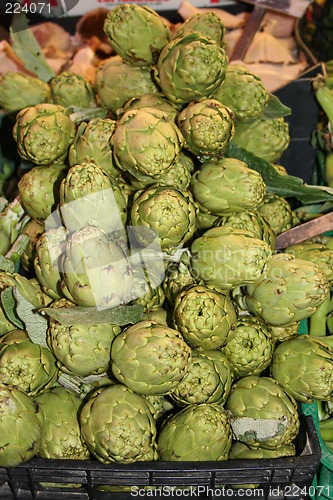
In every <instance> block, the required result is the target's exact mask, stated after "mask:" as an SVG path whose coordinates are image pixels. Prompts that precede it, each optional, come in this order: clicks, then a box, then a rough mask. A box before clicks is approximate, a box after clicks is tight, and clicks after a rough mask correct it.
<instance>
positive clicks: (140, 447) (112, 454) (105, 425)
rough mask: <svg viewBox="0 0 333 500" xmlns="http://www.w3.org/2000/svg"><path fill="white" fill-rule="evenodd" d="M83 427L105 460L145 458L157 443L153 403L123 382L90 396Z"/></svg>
mask: <svg viewBox="0 0 333 500" xmlns="http://www.w3.org/2000/svg"><path fill="white" fill-rule="evenodd" d="M80 426H81V432H82V436H83V439H84V441H85V443H86V444H87V447H88V448H89V450H90V451H91V453H92V454H93V455H94V456H95V457H96V458H97V460H99V461H100V462H103V463H111V462H120V463H132V462H136V461H138V460H144V458H143V457H147V455H148V454H149V453H150V452H151V450H152V448H153V447H154V446H155V443H156V425H155V420H154V417H153V414H152V407H151V405H150V404H149V403H148V401H147V400H146V399H145V398H144V397H143V396H140V395H139V394H135V393H134V392H132V391H131V390H130V389H128V388H127V387H125V386H123V385H121V384H116V385H112V386H109V387H106V388H105V389H100V390H97V391H96V392H95V393H94V394H93V395H92V396H91V397H90V399H89V400H88V402H87V403H86V404H85V405H84V407H83V408H82V410H81V413H80Z"/></svg>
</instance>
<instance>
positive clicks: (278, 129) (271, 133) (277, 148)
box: [233, 118, 290, 162]
mask: <svg viewBox="0 0 333 500" xmlns="http://www.w3.org/2000/svg"><path fill="white" fill-rule="evenodd" d="M233 142H234V143H235V144H238V146H241V147H242V148H244V149H246V150H247V151H250V153H253V154H255V155H256V156H259V158H262V159H263V160H267V161H270V162H275V161H277V160H278V159H279V158H280V157H281V156H282V153H283V152H284V151H285V150H286V149H287V148H288V146H289V142H290V134H289V124H288V122H286V121H285V120H284V118H271V119H267V120H263V119H260V118H259V119H257V120H253V121H251V122H249V123H239V122H235V135H234V138H233Z"/></svg>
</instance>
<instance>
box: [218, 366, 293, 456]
mask: <svg viewBox="0 0 333 500" xmlns="http://www.w3.org/2000/svg"><path fill="white" fill-rule="evenodd" d="M225 408H226V409H227V410H229V411H230V412H231V414H232V418H231V425H232V430H233V434H234V437H235V438H236V440H237V441H242V442H243V443H245V444H247V445H248V446H249V447H250V448H265V449H268V450H274V449H275V448H276V447H277V446H281V445H286V444H287V445H289V444H291V443H292V442H293V440H294V439H295V437H296V436H297V434H298V431H299V427H300V422H299V418H298V413H297V404H296V401H295V399H294V398H293V397H292V396H290V395H289V394H287V393H286V392H285V391H284V390H283V388H282V387H281V386H280V385H279V384H278V383H277V382H276V380H274V379H273V378H270V377H259V376H256V375H248V376H247V377H243V378H241V379H239V380H238V381H237V382H236V383H234V384H233V386H232V387H231V392H230V395H229V397H228V400H227V402H226V405H225Z"/></svg>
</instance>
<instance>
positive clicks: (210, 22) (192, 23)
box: [172, 12, 225, 47]
mask: <svg viewBox="0 0 333 500" xmlns="http://www.w3.org/2000/svg"><path fill="white" fill-rule="evenodd" d="M193 31H196V32H199V33H201V35H203V36H206V37H209V38H212V39H213V40H214V41H215V42H216V44H217V45H219V46H220V47H223V46H224V42H223V38H224V35H225V26H224V24H223V22H222V20H221V19H220V18H219V17H218V15H217V14H215V12H204V13H201V12H199V13H197V14H194V15H193V16H191V17H190V18H188V19H186V21H184V22H183V23H181V24H180V25H179V26H178V27H177V28H176V29H175V30H174V31H173V33H172V39H174V38H178V37H179V36H181V35H184V34H185V33H192V32H193Z"/></svg>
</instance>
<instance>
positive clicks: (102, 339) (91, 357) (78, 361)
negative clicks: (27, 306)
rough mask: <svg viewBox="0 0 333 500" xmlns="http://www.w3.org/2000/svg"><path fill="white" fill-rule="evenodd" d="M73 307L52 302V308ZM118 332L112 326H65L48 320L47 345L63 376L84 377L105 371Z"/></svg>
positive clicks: (116, 327)
mask: <svg viewBox="0 0 333 500" xmlns="http://www.w3.org/2000/svg"><path fill="white" fill-rule="evenodd" d="M73 306H74V304H73V303H72V302H70V301H68V300H66V299H60V300H57V301H55V302H53V304H52V306H51V307H52V308H68V307H73ZM120 332H121V328H120V327H119V326H116V325H113V324H112V323H99V324H97V325H85V324H71V325H70V326H67V325H62V324H61V323H59V322H58V321H57V320H56V319H54V318H52V317H51V318H50V319H49V328H48V332H47V343H48V346H49V348H50V349H51V352H52V353H53V355H54V356H55V357H56V358H57V360H58V362H57V364H58V366H59V368H60V369H61V370H62V371H63V372H65V373H69V374H73V375H78V376H80V377H87V376H89V375H95V374H99V373H104V372H106V371H107V370H108V368H109V365H110V356H111V355H110V351H111V344H112V341H113V339H114V338H115V337H116V335H118V334H119V333H120Z"/></svg>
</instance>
